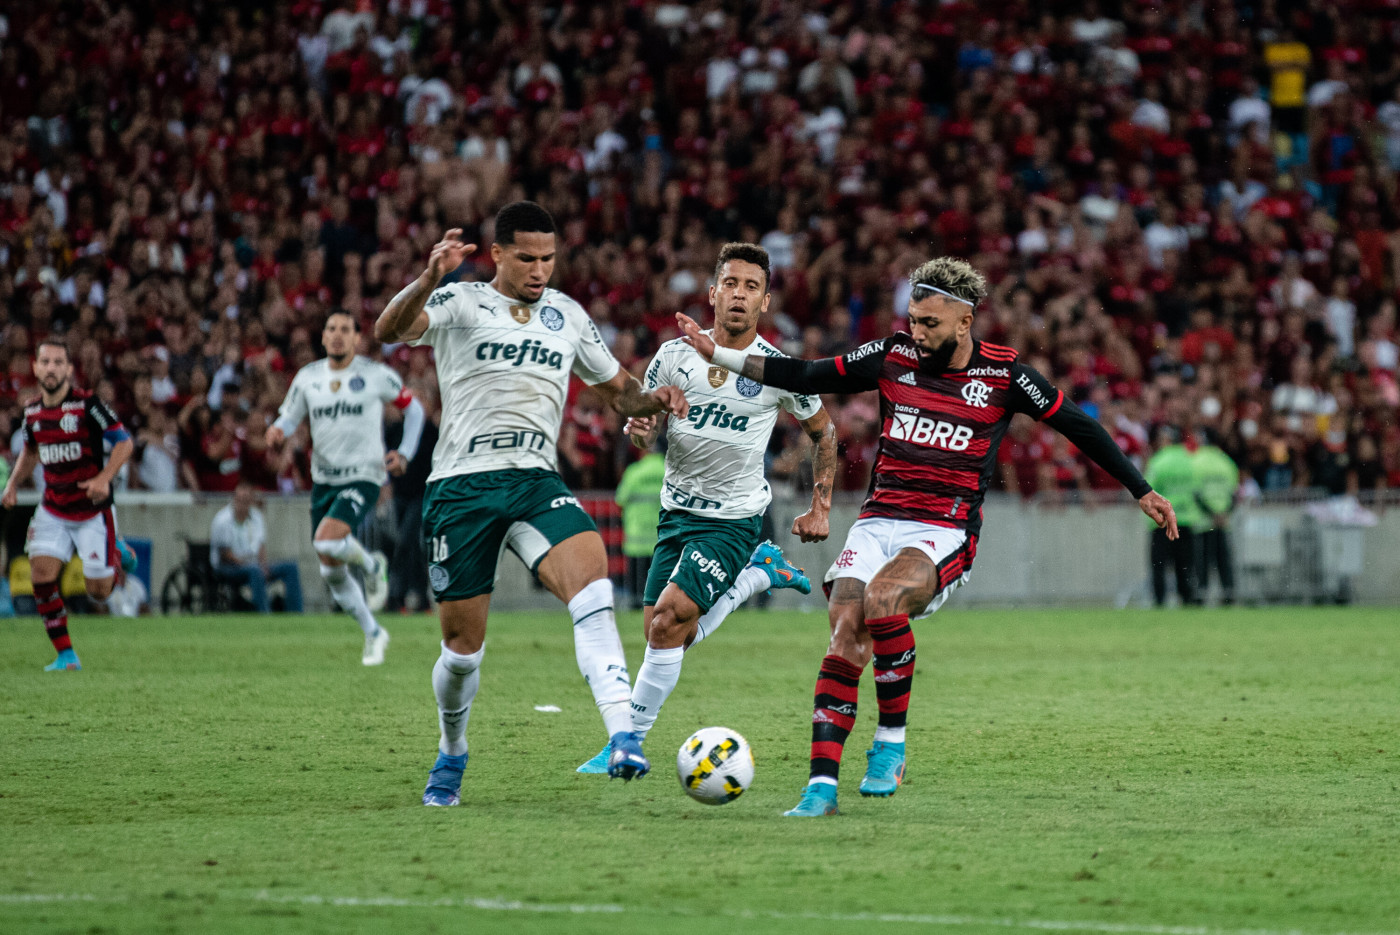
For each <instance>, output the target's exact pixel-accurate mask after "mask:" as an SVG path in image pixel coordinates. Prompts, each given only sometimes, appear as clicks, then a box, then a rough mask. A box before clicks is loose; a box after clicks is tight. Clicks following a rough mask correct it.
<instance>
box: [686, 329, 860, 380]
mask: <svg viewBox="0 0 1400 935" xmlns="http://www.w3.org/2000/svg"><path fill="white" fill-rule="evenodd" d="M676 324H677V325H678V326H679V327H680V329H681V340H682V341H684V342H685V343H686V344H689V345H690V346H691V347H693V348H695V351H696V353H698V354H699V355H700V356H701V357H703V358H705V359H706V360H708V361H709V362H710V363H712V364H718V365H719V366H721V367H723V368H724V369H726V370H730V371H733V372H734V373H737V374H739V375H740V376H743V377H748V378H749V379H750V380H754V381H756V382H758V383H763V384H765V385H767V386H776V387H777V388H778V389H781V390H790V391H792V392H794V393H802V394H803V395H806V396H816V395H819V394H821V393H862V392H864V391H866V390H873V389H875V388H876V387H877V386H879V385H880V383H879V379H878V376H879V373H880V367H881V365H882V364H883V362H884V359H885V357H884V348H883V347H881V346H878V345H881V344H883V342H876V343H875V344H874V345H871V344H867V345H865V346H864V347H861V348H859V349H858V350H856V351H852V352H851V353H849V354H846V355H845V356H844V357H828V358H826V359H825V360H802V359H800V358H797V357H762V356H756V355H752V354H745V353H744V352H743V351H737V350H734V349H733V348H730V347H719V346H718V345H716V344H715V342H714V339H713V338H711V337H710V336H709V335H707V334H705V332H703V331H701V330H700V326H699V325H698V324H696V323H695V319H693V318H691V317H690V316H689V315H686V314H684V313H682V312H677V313H676ZM856 361H859V365H858V366H857V365H855V364H856Z"/></svg>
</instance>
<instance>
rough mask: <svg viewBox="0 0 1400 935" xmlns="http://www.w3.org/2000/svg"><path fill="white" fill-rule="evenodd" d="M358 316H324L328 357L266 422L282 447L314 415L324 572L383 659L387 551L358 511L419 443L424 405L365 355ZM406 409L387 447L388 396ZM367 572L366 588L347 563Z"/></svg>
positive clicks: (367, 660) (367, 652)
mask: <svg viewBox="0 0 1400 935" xmlns="http://www.w3.org/2000/svg"><path fill="white" fill-rule="evenodd" d="M359 341H360V323H359V321H358V320H357V319H356V318H355V316H354V315H351V314H350V313H349V312H346V311H334V312H331V313H330V314H329V315H327V316H326V325H325V328H324V329H322V331H321V344H322V345H323V346H324V347H325V349H326V356H325V358H324V359H322V360H318V361H316V362H315V363H310V364H307V365H306V366H305V367H302V368H301V370H299V371H297V375H296V376H295V377H293V378H292V385H291V386H290V387H289V388H288V390H287V398H286V399H284V400H283V401H282V408H281V411H280V412H279V413H278V416H277V421H275V422H273V423H272V425H270V426H268V428H267V444H268V447H269V448H271V449H272V450H274V451H276V450H277V449H279V448H281V447H282V445H283V443H284V442H285V441H286V440H287V436H288V435H290V434H291V433H293V432H295V431H296V430H297V426H298V425H300V424H301V422H302V420H303V419H310V420H311V480H312V487H311V528H312V529H313V530H315V532H314V533H313V536H314V541H313V546H314V547H315V549H316V555H317V557H318V558H319V559H320V562H321V577H322V578H324V579H325V581H326V584H327V585H329V586H330V589H331V596H333V597H334V598H335V600H336V603H338V604H339V605H340V606H341V608H342V609H343V610H344V611H345V612H346V613H348V614H349V615H350V616H352V617H354V618H355V622H356V623H358V624H359V625H360V629H361V630H362V631H363V632H364V635H365V649H364V653H363V654H362V655H361V656H360V661H361V662H362V663H364V664H365V665H367V666H377V665H379V664H380V663H382V662H383V661H384V650H385V649H387V648H388V646H389V631H388V630H386V629H384V628H383V627H382V626H380V625H379V622H378V621H377V620H375V619H374V613H373V612H374V611H377V610H381V609H383V607H384V599H385V597H387V595H388V592H389V577H388V574H389V570H388V562H387V561H386V560H385V558H384V555H383V553H381V552H374V553H370V552H367V551H366V550H365V547H364V546H363V545H361V544H360V541H359V540H358V539H356V538H355V536H354V530H355V529H357V528H359V525H360V520H362V519H363V518H364V517H365V514H366V513H368V512H369V511H370V510H372V509H374V505H375V503H377V502H378V501H379V488H380V487H382V486H384V482H385V480H387V478H386V476H385V471H386V469H387V471H388V472H389V473H390V474H394V475H396V476H397V475H399V474H402V473H403V472H404V469H405V468H407V467H408V462H409V461H410V460H412V458H413V455H414V454H415V453H416V452H417V450H418V439H419V437H420V436H421V434H422V432H423V406H422V405H421V404H420V403H419V402H418V400H416V399H414V398H413V394H412V393H410V392H408V390H406V389H404V385H403V381H402V380H400V379H399V375H398V374H397V373H395V372H394V371H393V370H392V369H390V368H389V367H387V366H385V365H384V364H381V363H378V362H376V361H372V360H369V359H368V358H365V357H358V356H356V354H355V348H356V346H357V345H358V344H359ZM385 403H388V404H390V405H393V406H394V407H395V408H397V409H400V410H402V411H403V416H404V423H403V441H402V443H401V444H400V445H399V447H398V450H397V451H391V452H389V453H388V454H385V453H384V432H383V421H384V405H385ZM347 565H353V566H354V567H356V568H359V569H360V570H361V571H363V572H364V576H365V591H364V592H362V591H361V590H360V586H359V585H358V584H356V583H355V579H354V578H351V577H350V574H349V572H348V571H347V569H346V566H347Z"/></svg>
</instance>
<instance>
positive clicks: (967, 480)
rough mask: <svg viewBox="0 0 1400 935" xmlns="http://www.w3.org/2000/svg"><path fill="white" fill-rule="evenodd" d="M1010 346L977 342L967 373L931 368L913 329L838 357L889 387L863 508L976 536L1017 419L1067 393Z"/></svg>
mask: <svg viewBox="0 0 1400 935" xmlns="http://www.w3.org/2000/svg"><path fill="white" fill-rule="evenodd" d="M1016 357H1017V355H1016V352H1015V351H1014V350H1012V349H1011V348H1009V347H1001V346H999V345H996V344H988V343H987V342H985V341H976V342H974V343H973V350H972V358H971V360H969V362H968V365H967V366H966V367H965V368H963V369H961V370H945V371H944V372H942V373H939V374H930V373H925V372H924V371H922V370H920V368H919V354H918V351H917V349H916V348H915V346H914V339H913V338H911V337H910V336H909V335H907V334H904V333H902V332H901V333H899V334H894V335H891V336H890V337H888V338H885V339H883V340H881V341H876V342H871V343H870V344H866V345H864V346H863V347H858V348H856V349H855V350H853V351H851V352H850V353H849V354H846V355H844V356H842V357H838V358H836V369H837V371H838V372H842V371H844V372H845V373H848V374H850V375H851V376H857V377H865V378H866V379H868V380H872V381H874V383H875V386H876V388H877V389H878V390H879V391H880V421H881V433H880V447H879V451H878V453H877V455H876V457H875V470H874V473H873V476H872V478H871V483H870V494H869V496H868V497H867V498H866V501H865V505H864V506H863V507H862V508H861V512H860V515H861V516H862V517H866V516H884V517H889V518H892V519H908V520H915V521H917V522H921V523H931V524H933V525H936V526H952V527H956V528H961V529H967V530H968V531H969V532H971V533H974V534H975V533H976V532H977V531H978V529H979V528H980V527H981V525H982V498H983V495H984V494H985V493H986V490H987V484H988V482H990V481H991V479H992V473H993V471H995V470H996V454H997V447H998V446H999V445H1000V444H1001V439H1002V436H1003V435H1005V434H1006V428H1007V425H1008V424H1010V422H1011V417H1012V416H1014V415H1015V414H1016V413H1018V412H1024V413H1026V414H1027V415H1029V416H1031V417H1032V418H1035V419H1043V418H1045V417H1046V416H1049V415H1052V414H1053V413H1054V412H1055V411H1056V410H1057V409H1059V408H1060V406H1061V405H1062V404H1063V402H1064V394H1063V393H1061V392H1060V391H1059V390H1057V389H1055V388H1054V387H1053V386H1051V385H1050V382H1049V381H1048V380H1046V379H1045V377H1043V376H1041V375H1040V374H1039V373H1038V372H1036V371H1035V370H1034V369H1033V368H1031V367H1027V366H1025V365H1024V364H1021V363H1018V362H1017V360H1016Z"/></svg>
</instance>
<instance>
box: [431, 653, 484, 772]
mask: <svg viewBox="0 0 1400 935" xmlns="http://www.w3.org/2000/svg"><path fill="white" fill-rule="evenodd" d="M485 654H486V647H485V646H483V647H481V648H480V649H478V650H477V651H476V652H474V653H472V654H471V655H470V656H464V655H462V654H461V653H454V652H453V651H452V650H450V649H448V648H447V646H446V645H444V646H443V647H442V654H441V655H440V656H438V660H437V662H436V663H435V664H434V665H433V694H434V695H436V696H437V705H438V726H439V727H440V728H441V729H442V736H441V738H440V739H439V740H438V749H439V750H441V751H442V752H443V753H446V754H447V755H448V756H461V755H462V754H464V753H466V752H467V718H468V717H470V716H471V713H472V699H474V698H475V697H476V690H477V689H478V688H479V687H481V672H480V669H481V657H482V656H484V655H485Z"/></svg>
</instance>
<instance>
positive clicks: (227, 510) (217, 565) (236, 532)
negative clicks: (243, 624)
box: [209, 482, 301, 614]
mask: <svg viewBox="0 0 1400 935" xmlns="http://www.w3.org/2000/svg"><path fill="white" fill-rule="evenodd" d="M256 497H257V493H256V491H255V490H254V489H253V485H252V484H249V483H247V482H243V483H240V484H239V485H238V486H237V487H236V488H234V491H233V500H232V502H230V503H229V505H228V506H226V507H224V508H223V509H222V510H220V511H219V512H218V513H216V514H214V522H213V524H212V525H211V526H210V529H209V556H210V559H211V561H212V562H213V565H214V574H216V575H218V576H219V577H220V578H222V579H223V580H224V581H228V582H230V583H232V584H235V585H239V586H242V585H247V586H248V589H249V590H250V591H251V592H252V596H253V606H254V607H255V608H256V609H257V611H258V613H260V614H265V613H268V612H269V611H270V610H271V609H272V608H271V605H270V603H269V602H268V596H267V585H268V582H269V581H281V582H282V585H283V587H284V589H285V594H286V598H285V601H286V610H287V612H288V613H293V614H299V613H301V573H300V572H299V571H298V570H297V563H296V562H294V561H290V560H288V561H281V562H273V563H271V564H269V563H268V560H267V525H266V523H265V522H264V521H263V513H262V510H259V509H258V508H257V507H256V506H254V503H255V502H256Z"/></svg>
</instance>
